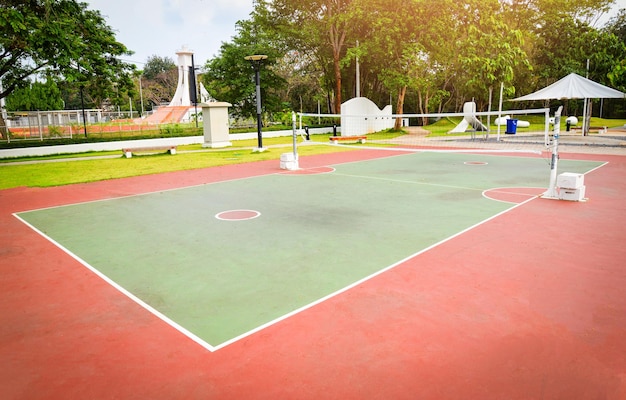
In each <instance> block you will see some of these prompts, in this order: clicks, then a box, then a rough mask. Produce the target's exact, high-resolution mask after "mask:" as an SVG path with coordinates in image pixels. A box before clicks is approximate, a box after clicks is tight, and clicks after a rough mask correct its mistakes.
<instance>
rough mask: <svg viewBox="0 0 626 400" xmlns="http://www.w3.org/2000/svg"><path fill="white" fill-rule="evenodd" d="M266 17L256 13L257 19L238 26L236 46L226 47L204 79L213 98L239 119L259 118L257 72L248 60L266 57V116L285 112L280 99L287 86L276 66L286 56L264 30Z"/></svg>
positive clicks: (211, 62) (263, 83)
mask: <svg viewBox="0 0 626 400" xmlns="http://www.w3.org/2000/svg"><path fill="white" fill-rule="evenodd" d="M263 20H264V15H262V14H256V13H253V18H252V19H251V20H247V21H239V22H237V34H236V35H235V37H234V38H233V41H232V43H223V44H222V46H221V47H220V51H219V55H218V56H217V57H215V58H213V59H212V60H209V61H208V62H207V63H206V65H205V70H206V71H205V73H204V74H203V76H202V80H203V83H204V86H205V87H206V89H207V91H208V92H209V94H210V95H211V96H212V97H213V98H215V99H218V100H220V101H227V102H229V103H231V104H232V105H233V107H232V111H233V114H235V115H236V116H237V117H241V118H249V117H254V116H256V97H255V93H256V90H255V83H254V70H253V68H252V66H251V64H250V62H248V61H246V60H245V57H246V56H249V55H254V54H264V55H267V56H268V59H267V60H265V61H264V62H263V64H262V67H261V98H262V99H263V107H264V109H265V112H268V113H270V114H271V113H273V112H276V111H281V110H282V99H281V98H280V97H279V96H278V95H277V93H279V92H280V90H281V88H282V87H283V86H284V85H285V81H284V79H282V78H281V77H280V76H279V75H278V74H277V73H276V72H275V71H274V68H273V66H274V65H275V64H276V62H277V60H279V59H282V58H283V56H284V52H283V51H282V50H281V49H280V48H279V41H277V40H275V38H273V37H272V36H271V35H272V34H271V32H269V31H267V30H265V29H264V27H265V26H267V24H265V23H263Z"/></svg>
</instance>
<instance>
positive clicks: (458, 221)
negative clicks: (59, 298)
mask: <svg viewBox="0 0 626 400" xmlns="http://www.w3.org/2000/svg"><path fill="white" fill-rule="evenodd" d="M483 163H486V164H483ZM600 164H601V163H598V162H586V161H567V160H563V161H561V162H560V164H559V167H560V171H564V172H565V171H567V172H576V173H584V172H587V171H589V170H591V169H593V168H596V167H597V166H599V165H600ZM334 168H335V171H334V172H330V173H321V174H294V173H278V174H273V175H265V176H260V177H252V178H246V179H239V180H233V181H225V182H219V183H212V184H206V185H201V186H194V187H188V188H181V189H177V190H171V191H163V192H157V193H149V194H144V195H138V196H132V197H124V198H117V199H111V200H103V201H97V202H91V203H82V204H75V205H69V206H64V207H57V208H50V209H42V210H35V211H29V212H24V213H20V214H18V216H19V217H20V218H21V219H23V220H24V221H26V222H27V223H28V224H30V225H32V226H33V227H34V228H36V229H37V230H38V231H40V232H41V233H42V234H44V235H45V236H46V237H48V238H50V240H52V241H53V242H55V243H56V244H58V245H59V246H60V247H62V248H63V249H65V250H66V251H68V252H69V253H71V254H72V255H74V256H75V257H76V258H78V259H79V260H81V261H82V262H83V263H84V264H85V265H87V266H88V267H90V268H92V269H93V270H95V271H97V272H98V273H99V274H101V275H102V276H104V277H106V278H107V279H108V280H109V281H110V282H112V283H114V284H115V285H116V286H117V287H118V288H120V289H121V290H122V291H124V292H126V293H127V294H130V295H131V297H135V298H136V299H138V300H139V301H140V303H145V304H144V305H147V306H148V307H147V308H148V309H151V310H152V311H153V312H155V313H156V314H157V315H159V316H160V317H162V318H164V319H165V320H166V321H168V322H171V323H172V324H173V325H174V326H176V327H177V328H179V329H181V330H182V331H183V332H185V333H186V334H188V335H190V336H191V337H193V338H194V339H195V340H197V341H199V342H201V343H203V344H204V345H205V346H206V347H207V348H209V349H216V348H219V347H222V346H224V345H226V344H228V343H230V342H232V341H234V340H236V339H237V338H240V337H242V336H245V335H246V334H248V333H250V332H252V331H255V330H257V329H259V328H260V327H262V326H264V325H266V324H269V323H272V322H273V321H277V320H280V319H281V318H283V317H285V316H286V315H289V314H290V313H293V312H296V311H297V310H300V309H302V308H305V307H308V306H310V305H311V304H314V303H315V302H318V301H320V300H322V299H324V298H325V297H327V296H331V295H332V294H334V293H337V292H340V291H342V290H345V289H346V288H348V287H350V286H351V285H354V284H355V283H358V282H359V281H361V280H363V279H366V278H367V277H370V276H372V275H373V274H377V273H379V272H381V271H383V270H385V269H386V268H389V267H393V266H394V265H395V264H397V263H399V262H400V261H402V260H403V259H406V258H407V257H410V256H412V255H414V254H416V253H419V252H421V251H423V250H424V249H427V248H429V247H430V246H433V245H435V244H437V243H439V242H441V241H443V240H446V239H448V238H450V237H451V236H453V235H456V234H459V233H460V232H462V231H464V230H466V229H468V228H470V227H472V226H474V225H476V224H479V223H481V222H482V221H485V220H486V219H489V218H491V217H493V216H495V215H497V214H498V213H501V212H503V211H505V210H507V209H510V208H512V207H513V206H515V204H512V203H506V202H501V201H494V200H490V199H488V198H486V197H484V196H483V195H482V192H483V191H484V190H486V189H492V188H518V187H520V188H523V187H534V188H537V187H539V188H542V187H543V188H545V187H547V184H548V180H549V161H548V160H546V159H545V158H540V157H538V156H535V157H504V156H493V155H492V156H490V155H476V154H463V153H415V154H408V155H407V154H404V155H396V156H392V157H388V158H382V159H375V160H369V161H363V162H355V163H348V164H342V165H337V166H334ZM229 210H254V211H257V212H258V213H260V215H258V216H257V217H256V218H252V219H244V220H222V219H218V218H216V215H218V214H219V213H221V212H224V211H229ZM478 245H480V244H479V243H477V246H478Z"/></svg>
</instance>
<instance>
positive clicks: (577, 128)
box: [570, 126, 607, 133]
mask: <svg viewBox="0 0 626 400" xmlns="http://www.w3.org/2000/svg"><path fill="white" fill-rule="evenodd" d="M582 129H583V128H582V127H580V126H572V127H571V128H570V130H571V131H580V130H582ZM606 129H607V128H606V126H590V127H589V132H591V131H594V132H598V133H606Z"/></svg>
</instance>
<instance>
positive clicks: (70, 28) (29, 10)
mask: <svg viewBox="0 0 626 400" xmlns="http://www.w3.org/2000/svg"><path fill="white" fill-rule="evenodd" d="M87 6H88V5H87V3H80V2H77V1H75V0H0V79H2V85H3V91H2V92H0V98H3V97H7V96H8V95H9V94H11V93H12V92H13V91H15V90H16V89H18V88H20V87H24V86H26V85H28V82H29V81H28V79H26V78H28V77H29V76H31V75H34V74H37V73H40V72H43V71H45V73H46V74H47V75H49V76H55V75H56V76H57V77H59V78H61V77H62V78H64V79H65V80H67V81H68V82H70V83H74V84H75V85H77V86H81V87H83V88H88V89H89V90H90V91H91V93H92V95H93V97H94V98H97V99H99V100H100V101H101V100H103V99H105V98H106V97H107V96H108V95H109V94H111V93H112V91H113V83H114V82H117V83H118V84H119V85H123V86H129V87H130V86H132V81H131V79H130V74H129V73H130V71H131V70H132V69H133V68H134V67H133V66H132V65H130V64H127V63H124V62H122V61H121V60H120V59H119V58H118V57H119V56H122V55H129V54H132V53H131V52H130V51H129V50H128V49H127V48H126V47H125V46H124V45H123V44H122V43H119V42H118V41H116V40H115V34H114V32H113V30H112V28H111V27H109V26H108V25H107V24H106V22H105V20H104V18H103V17H102V15H101V14H100V12H99V11H95V10H89V9H88V8H87ZM0 125H1V126H5V124H4V121H0ZM0 133H2V134H3V135H5V134H6V132H2V131H1V130H0Z"/></svg>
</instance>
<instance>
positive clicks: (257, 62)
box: [244, 54, 267, 152]
mask: <svg viewBox="0 0 626 400" xmlns="http://www.w3.org/2000/svg"><path fill="white" fill-rule="evenodd" d="M244 58H245V59H246V60H247V61H250V63H251V64H252V68H254V74H255V83H256V126H257V136H258V142H259V143H258V144H259V148H258V149H256V151H259V152H261V151H264V150H265V149H264V148H263V136H262V135H261V125H262V124H261V73H260V69H261V64H263V61H264V60H266V59H267V56H266V55H263V54H255V55H253V56H247V57H244Z"/></svg>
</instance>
